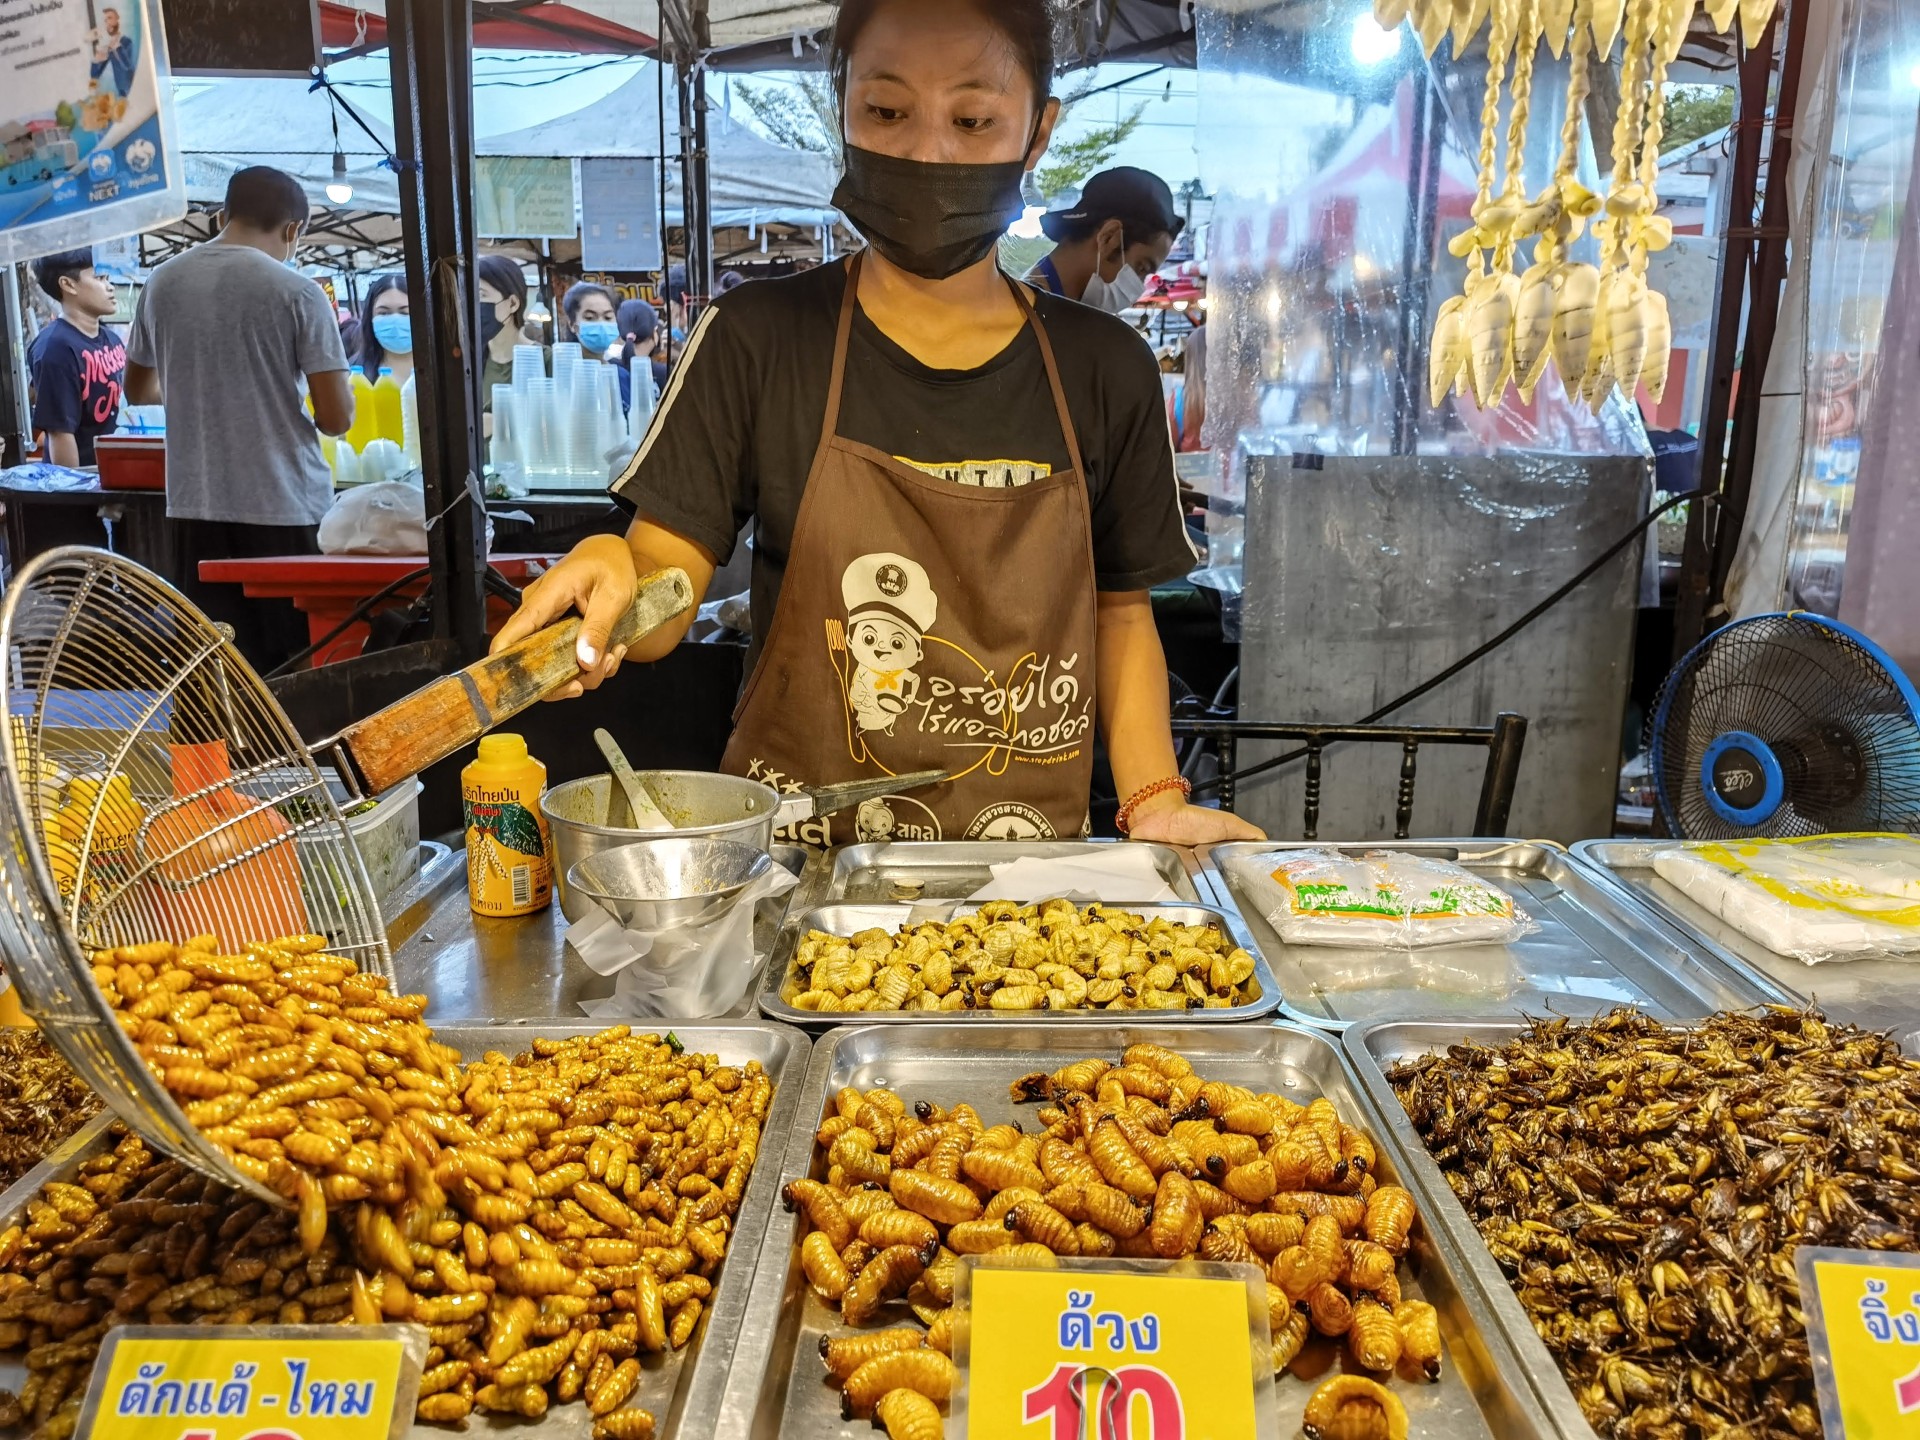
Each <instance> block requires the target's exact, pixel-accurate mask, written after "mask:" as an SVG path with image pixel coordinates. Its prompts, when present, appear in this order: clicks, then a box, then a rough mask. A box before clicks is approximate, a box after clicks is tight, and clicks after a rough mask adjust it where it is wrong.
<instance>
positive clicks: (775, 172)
mask: <svg viewBox="0 0 1920 1440" xmlns="http://www.w3.org/2000/svg"><path fill="white" fill-rule="evenodd" d="M656 77H657V70H656V68H655V67H654V66H653V65H651V64H648V65H645V66H643V67H642V68H641V70H640V71H639V72H638V73H637V74H636V75H635V76H634V78H633V79H631V80H629V81H628V82H627V83H626V84H625V85H622V86H621V87H620V88H619V89H618V90H615V91H614V92H613V93H612V94H610V95H607V96H606V97H604V98H603V99H600V100H597V101H595V102H594V103H593V104H592V105H589V106H587V107H586V108H585V109H582V110H577V111H575V112H573V113H572V114H570V115H562V116H560V117H558V118H557V119H554V120H549V121H547V122H545V123H544V124H540V125H534V126H529V127H528V128H526V129H522V130H514V131H509V132H506V133H503V134H498V135H482V136H481V138H480V139H479V141H478V142H477V143H476V145H475V149H476V151H477V152H478V153H479V154H481V155H526V156H551V157H555V158H581V157H588V156H620V157H649V156H655V155H658V154H659V153H660V132H659V123H660V122H659V106H658V101H657V89H656V87H657V84H658V81H657V78H656ZM343 93H344V94H345V95H346V97H347V100H348V103H350V104H351V105H352V106H353V108H354V110H355V111H357V112H358V113H359V114H360V115H361V116H362V117H363V118H364V119H365V120H366V121H367V123H368V125H369V127H370V128H371V129H372V130H373V131H374V132H375V134H377V135H378V136H379V137H380V140H381V142H382V143H383V144H384V145H385V146H387V147H389V148H390V147H391V146H392V144H393V127H392V121H391V116H392V104H391V97H390V96H389V94H388V92H387V91H386V90H384V89H382V88H379V87H362V86H354V87H353V88H351V89H349V90H345V91H344V92H343ZM672 95H673V91H672V88H671V86H669V88H668V97H669V105H670V106H671V104H672ZM483 104H484V102H483ZM178 114H179V117H180V119H179V123H180V140H181V149H182V152H183V154H184V156H185V163H186V173H187V191H188V197H189V198H190V199H191V200H193V201H195V202H197V203H201V204H208V205H217V204H219V203H220V201H221V199H222V198H223V197H224V196H225V194H226V188H227V180H228V179H229V178H230V177H231V176H232V174H233V173H234V171H236V170H240V169H243V168H245V167H246V166H248V165H272V166H275V167H277V168H278V169H281V170H285V171H286V172H287V173H288V174H290V175H293V176H295V177H297V178H298V179H299V181H300V182H301V185H302V186H303V188H305V190H306V191H307V194H308V197H309V198H310V199H311V200H312V201H313V203H314V205H315V206H316V207H325V206H326V205H327V199H326V185H327V182H328V180H330V179H331V178H332V173H333V148H334V131H333V112H332V109H331V107H330V105H329V102H328V98H327V94H326V92H325V91H324V90H309V89H308V82H306V81H304V80H271V79H257V80H222V81H217V82H214V83H211V84H208V85H207V86H206V87H205V88H204V89H202V90H199V91H197V92H195V93H192V94H189V95H187V96H186V97H185V98H184V99H182V100H181V101H180V103H179V106H178ZM677 121H678V117H677V115H675V114H674V113H673V112H672V111H671V109H670V110H669V121H668V126H667V152H668V154H669V155H671V156H676V157H677V156H678V155H679V153H680V140H679V135H678V133H677V130H678V124H677ZM477 123H478V124H480V125H484V124H485V123H486V116H485V113H484V108H483V110H482V112H481V114H480V115H479V116H478V121H477ZM339 134H340V141H339V143H340V147H341V149H342V151H343V152H344V153H345V155H346V160H347V174H348V178H349V179H350V180H351V181H352V182H353V190H354V195H353V201H352V203H351V205H350V206H349V207H348V208H349V209H350V210H352V211H355V212H373V213H378V214H386V215H394V214H398V213H399V210H400V195H399V177H398V176H397V175H395V174H394V172H393V171H392V170H389V169H386V168H384V166H383V164H382V161H383V160H384V159H385V156H384V155H383V154H382V153H381V150H380V148H379V147H377V146H376V145H375V144H374V142H373V141H372V140H370V139H369V138H368V137H367V135H366V134H365V133H364V132H363V131H362V130H361V129H360V127H359V126H357V125H355V124H354V123H353V121H352V120H351V119H349V118H348V117H347V116H346V115H344V114H343V115H342V116H341V117H340V131H339ZM707 139H708V148H709V150H710V152H711V159H710V162H709V164H710V168H711V175H712V179H711V187H712V194H713V222H712V223H713V224H714V225H715V226H718V227H727V226H744V225H758V224H781V225H822V224H828V223H832V222H833V221H834V220H836V219H837V218H838V214H837V212H836V211H835V210H834V209H833V208H832V200H831V197H832V194H833V187H834V183H835V181H836V179H837V178H838V177H837V174H836V171H835V168H834V165H833V162H832V161H831V160H830V159H828V158H827V157H826V156H824V155H815V154H809V153H806V152H803V151H797V150H789V149H787V148H786V147H784V146H781V145H775V144H773V143H772V142H771V141H769V140H765V139H763V138H761V137H760V136H759V135H757V134H755V133H754V132H753V131H751V130H749V129H747V128H746V127H745V126H743V125H741V124H739V123H738V122H737V121H731V120H729V119H728V118H727V117H725V116H723V115H715V116H713V117H712V118H711V120H710V122H709V128H708V134H707ZM679 172H680V166H679V165H678V164H677V163H673V164H669V165H668V167H667V176H668V181H667V218H668V223H669V224H672V225H678V224H680V223H681V206H680V176H679Z"/></svg>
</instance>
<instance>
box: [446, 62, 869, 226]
mask: <svg viewBox="0 0 1920 1440" xmlns="http://www.w3.org/2000/svg"><path fill="white" fill-rule="evenodd" d="M659 83H660V82H659V76H658V74H657V72H656V71H655V70H654V69H653V67H652V66H648V67H647V68H646V69H644V70H642V71H641V72H640V73H639V74H637V75H635V76H634V77H633V78H632V79H631V80H629V81H627V83H626V84H624V85H622V86H621V87H620V88H619V89H618V90H615V91H614V92H613V93H612V94H610V95H608V96H607V97H606V98H604V99H602V100H596V101H595V102H594V103H593V104H591V105H589V106H587V107H586V108H585V109H582V110H576V111H574V112H573V113H572V114H570V115H562V116H560V117H558V118H557V119H553V120H548V121H546V122H545V123H544V124H540V125H531V126H528V127H527V128H526V129H524V130H514V131H510V132H508V133H507V134H504V135H483V136H481V137H480V139H479V140H478V141H477V142H476V143H475V149H476V150H477V151H478V153H479V154H481V155H522V156H547V157H553V158H562V157H572V158H578V159H591V158H595V157H600V156H609V157H618V158H639V157H650V156H658V155H659V154H660V135H661V131H660V91H659ZM671 93H672V92H671V91H669V94H671ZM678 129H679V122H678V120H677V118H675V117H671V116H670V117H669V119H668V123H667V129H666V140H667V156H668V164H667V167H666V168H667V224H668V225H669V226H675V225H680V224H682V223H684V218H683V217H684V207H683V205H682V202H681V186H680V168H681V167H680V166H679V164H678V163H677V161H678V159H679V153H680V152H679V145H680V137H679V134H678ZM707 151H708V156H709V159H708V173H709V189H710V191H711V194H712V212H711V214H712V220H711V223H712V224H713V225H714V226H716V227H719V228H729V227H736V226H757V225H769V224H771V225H811V226H821V225H831V224H833V223H835V222H836V221H837V220H838V219H839V218H840V216H839V212H838V211H836V210H835V209H834V208H833V198H832V197H833V187H834V184H835V183H836V181H837V180H838V178H839V176H838V170H837V167H836V166H835V165H834V162H833V161H832V160H831V159H830V158H828V157H827V156H825V155H819V154H814V153H812V152H810V151H804V150H790V149H788V148H787V147H785V146H783V145H775V144H774V143H773V142H772V141H770V140H765V139H762V138H761V137H760V136H759V135H757V134H755V133H754V132H753V131H751V130H749V129H747V128H746V127H745V126H744V125H741V124H740V123H738V122H737V121H734V120H731V119H730V118H729V117H727V116H725V115H715V116H713V117H712V118H711V119H710V120H709V121H708V127H707Z"/></svg>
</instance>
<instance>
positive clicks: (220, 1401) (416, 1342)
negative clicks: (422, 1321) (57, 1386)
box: [79, 1325, 427, 1440]
mask: <svg viewBox="0 0 1920 1440" xmlns="http://www.w3.org/2000/svg"><path fill="white" fill-rule="evenodd" d="M426 1352H427V1337H426V1332H425V1331H423V1330H420V1329H419V1328H418V1327H416V1326H410V1325H380V1326H366V1327H352V1326H339V1325H275V1326H238V1325H232V1326H208V1327H206V1328H204V1329H189V1328H186V1327H183V1326H158V1325H138V1326H128V1327H126V1328H123V1329H118V1330H112V1331H109V1332H108V1334H107V1339H106V1341H105V1343H104V1344H102V1346H101V1349H100V1358H99V1360H98V1361H96V1362H95V1364H94V1370H93V1379H92V1381H91V1383H90V1384H89V1386H88V1388H87V1398H86V1403H85V1404H84V1405H83V1406H82V1407H81V1411H80V1425H79V1433H80V1434H81V1435H82V1436H85V1437H89V1440H388V1437H389V1436H391V1435H396V1434H399V1433H401V1432H402V1431H404V1430H405V1429H406V1428H407V1427H408V1426H409V1425H411V1423H412V1420H413V1406H414V1399H415V1396H416V1394H417V1392H418V1390H419V1387H420V1366H421V1362H422V1361H423V1360H425V1358H426Z"/></svg>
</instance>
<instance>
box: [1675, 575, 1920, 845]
mask: <svg viewBox="0 0 1920 1440" xmlns="http://www.w3.org/2000/svg"><path fill="white" fill-rule="evenodd" d="M1649 731H1650V735H1649V761H1650V766H1651V769H1652V772H1653V776H1654V780H1655V784H1656V790H1657V793H1658V797H1659V802H1660V810H1661V814H1662V816H1663V818H1664V819H1665V820H1666V823H1667V827H1668V829H1669V830H1670V831H1671V832H1672V833H1673V834H1675V835H1678V836H1681V837H1683V838H1685V839H1688V840H1732V839H1749V838H1757V839H1768V838H1770V839H1791V838H1798V837H1802V836H1808V835H1823V834H1836V833H1851V832H1858V831H1884V830H1904V831H1912V830H1914V829H1915V828H1916V827H1920V693H1916V691H1915V689H1914V687H1913V685H1912V683H1911V682H1910V681H1909V680H1908V679H1907V677H1906V676H1905V675H1904V674H1902V673H1901V671H1900V669H1899V667H1898V666H1897V665H1895V664H1894V662H1893V661H1892V659H1891V658H1890V657H1889V656H1888V655H1887V654H1886V652H1885V651H1883V650H1881V649H1880V648H1879V647H1878V646H1877V645H1875V644H1873V642H1872V641H1870V640H1868V639H1867V638H1866V637H1865V636H1862V635H1860V634H1858V633H1857V632H1855V631H1853V630H1851V629H1850V628H1848V627H1847V626H1844V625H1841V624H1839V623H1838V622H1836V621H1832V620H1828V619H1826V618H1825V617H1823V616H1818V615H1810V614H1806V613H1803V612H1793V613H1790V614H1777V615H1761V616H1755V617H1753V618H1752V619H1749V620H1741V621H1736V622H1735V623H1733V624H1731V625H1728V626H1726V627H1725V628H1724V629H1721V630H1718V631H1716V632H1715V633H1714V634H1712V635H1710V636H1708V637H1707V638H1706V639H1705V640H1703V641H1701V643H1700V644H1699V645H1697V646H1695V647H1694V649H1693V650H1692V651H1690V652H1689V653H1688V654H1687V656H1686V658H1685V659H1683V660H1682V661H1681V662H1680V664H1679V665H1678V666H1677V667H1676V668H1675V670H1674V672H1673V674H1672V675H1671V676H1669V677H1668V679H1667V683H1666V685H1665V686H1664V687H1663V689H1662V691H1661V694H1660V700H1659V703H1658V705H1657V706H1656V707H1655V710H1654V716H1653V720H1652V723H1651V725H1650V726H1649ZM1741 732H1744V733H1746V734H1750V735H1753V736H1757V737H1758V738H1759V739H1760V740H1762V741H1764V742H1765V743H1766V745H1767V746H1768V748H1769V749H1770V750H1771V751H1772V752H1773V755H1774V757H1775V758H1776V759H1777V760H1778V761H1779V762H1780V765H1781V767H1782V770H1783V772H1784V776H1785V780H1784V798H1783V799H1782V801H1781V803H1780V804H1779V806H1778V807H1777V808H1775V809H1774V811H1773V813H1772V814H1771V815H1769V816H1767V817H1766V818H1765V819H1762V820H1759V821H1757V822H1755V823H1752V824H1740V823H1736V822H1734V821H1732V820H1729V819H1728V818H1726V817H1725V816H1723V815H1721V814H1720V813H1719V812H1718V811H1717V810H1716V809H1715V808H1714V805H1713V804H1712V802H1711V800H1710V799H1709V797H1708V795H1707V791H1706V786H1705V784H1704V783H1703V778H1702V775H1701V764H1702V757H1703V756H1704V755H1706V754H1707V753H1708V752H1709V749H1710V747H1712V745H1713V744H1714V742H1715V741H1716V740H1717V739H1719V738H1720V737H1721V736H1724V735H1729V734H1736V733H1741Z"/></svg>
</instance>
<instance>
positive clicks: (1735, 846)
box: [1653, 835, 1920, 965]
mask: <svg viewBox="0 0 1920 1440" xmlns="http://www.w3.org/2000/svg"><path fill="white" fill-rule="evenodd" d="M1653 868H1654V873H1656V874H1657V875H1659V876H1660V878H1661V879H1663V880H1665V881H1666V882H1667V883H1668V884H1670V885H1673V886H1675V887H1676V888H1677V889H1679V890H1680V892H1681V893H1682V894H1684V895H1686V897H1687V898H1688V899H1690V900H1692V901H1693V902H1694V903H1695V904H1696V905H1699V906H1700V907H1701V908H1703V909H1705V910H1710V911H1712V912H1713V914H1715V915H1717V916H1719V917H1720V918H1721V919H1722V920H1724V921H1726V922H1727V924H1729V925H1731V926H1732V927H1733V928H1734V929H1735V930H1738V931H1739V932H1740V933H1741V934H1742V935H1744V936H1746V937H1747V938H1748V939H1749V940H1752V941H1754V942H1756V943H1757V944H1760V945H1764V946H1765V947H1766V948H1767V949H1769V950H1771V951H1773V952H1774V954H1776V955H1785V956H1789V957H1791V958H1793V959H1796V960H1801V961H1804V962H1805V963H1807V964H1809V965H1816V964H1819V963H1821V962H1823V961H1829V960H1862V959H1871V958H1887V957H1893V956H1908V955H1916V954H1920V840H1916V839H1915V838H1914V837H1913V836H1911V835H1815V836H1810V837H1808V838H1805V839H1798V840H1738V841H1726V842H1723V843H1698V844H1691V845H1685V846H1681V847H1679V848H1677V849H1673V850H1666V851H1662V852H1660V853H1659V854H1658V855H1656V856H1655V857H1654V862H1653Z"/></svg>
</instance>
